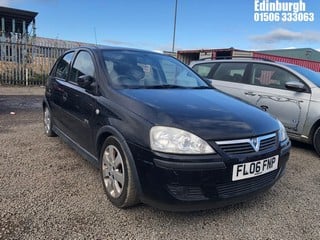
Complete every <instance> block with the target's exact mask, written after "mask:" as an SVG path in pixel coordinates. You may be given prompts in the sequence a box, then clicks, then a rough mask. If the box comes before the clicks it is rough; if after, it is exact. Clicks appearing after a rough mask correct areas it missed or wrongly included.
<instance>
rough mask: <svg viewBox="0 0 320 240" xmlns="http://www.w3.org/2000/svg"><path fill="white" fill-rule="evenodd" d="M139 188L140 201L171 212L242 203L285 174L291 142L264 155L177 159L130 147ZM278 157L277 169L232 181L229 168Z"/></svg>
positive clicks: (185, 157) (133, 146)
mask: <svg viewBox="0 0 320 240" xmlns="http://www.w3.org/2000/svg"><path fill="white" fill-rule="evenodd" d="M129 147H130V149H131V152H132V155H133V158H134V161H135V164H136V168H137V173H138V178H139V182H140V187H141V196H140V198H141V201H142V202H144V203H146V204H149V205H152V206H154V207H157V208H160V209H164V210H171V211H192V210H202V209H207V208H215V207H221V206H225V205H229V204H233V203H237V202H241V201H244V200H246V199H249V198H251V197H253V196H254V195H256V194H257V193H259V192H261V191H264V190H267V189H269V188H270V187H271V186H272V185H274V184H275V183H276V182H277V180H278V179H279V178H280V177H281V176H282V175H283V174H284V171H285V168H286V162H287V161H288V159H289V154H290V153H289V150H290V147H291V143H290V141H289V140H288V141H286V142H285V143H283V144H282V145H281V146H279V147H278V148H277V149H273V151H268V152H264V153H254V154H247V155H233V156H221V155H219V154H216V155H205V156H179V155H171V154H163V153H155V152H151V151H148V150H146V149H143V148H140V147H138V146H136V145H133V144H130V146H129ZM275 155H279V162H278V168H277V169H276V170H274V171H272V172H269V173H267V174H263V175H260V176H257V177H253V178H249V179H244V180H239V181H232V180H231V179H232V167H233V165H234V164H237V163H245V162H253V161H256V160H261V159H265V158H268V157H271V156H275Z"/></svg>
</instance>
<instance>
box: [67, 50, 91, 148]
mask: <svg viewBox="0 0 320 240" xmlns="http://www.w3.org/2000/svg"><path fill="white" fill-rule="evenodd" d="M81 76H89V77H90V78H91V79H92V80H93V82H92V84H91V90H90V88H89V87H87V88H83V87H81V86H80V85H79V83H78V81H79V77H81ZM63 88H64V91H63V95H62V98H63V100H62V101H64V103H65V104H64V105H63V115H64V116H63V119H64V132H65V133H66V134H67V135H68V137H69V138H70V139H71V140H72V141H73V142H75V143H76V144H78V145H79V146H81V147H82V148H83V149H85V150H86V151H87V152H89V153H91V154H93V153H94V147H93V142H94V141H93V135H92V128H91V125H92V121H93V120H94V117H95V114H94V113H95V107H96V100H95V94H94V93H95V67H94V62H93V58H92V56H91V54H90V53H89V52H87V51H84V50H81V51H79V52H78V53H77V55H76V57H75V60H74V61H73V64H72V67H71V70H70V73H69V78H68V81H67V82H66V83H65V84H64V86H63Z"/></svg>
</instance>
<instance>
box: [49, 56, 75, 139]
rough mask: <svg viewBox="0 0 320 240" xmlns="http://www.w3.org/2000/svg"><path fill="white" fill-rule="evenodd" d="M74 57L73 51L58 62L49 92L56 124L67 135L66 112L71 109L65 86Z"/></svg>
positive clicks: (51, 76) (51, 75)
mask: <svg viewBox="0 0 320 240" xmlns="http://www.w3.org/2000/svg"><path fill="white" fill-rule="evenodd" d="M73 55H74V52H73V51H71V52H68V53H66V54H65V55H64V56H62V57H61V58H60V59H59V60H58V61H57V64H56V67H55V68H54V70H53V72H52V73H51V74H50V78H51V80H50V81H48V82H49V83H51V86H49V87H48V90H47V96H48V100H49V105H50V108H51V112H52V117H53V121H54V124H55V126H56V127H57V128H58V129H59V130H60V131H62V132H64V133H67V135H68V131H69V130H68V128H67V122H68V119H66V117H65V116H66V114H65V111H66V109H67V108H69V105H70V102H69V101H68V99H67V98H66V96H67V92H66V86H65V85H66V84H67V78H68V76H69V72H70V66H71V61H72V59H73Z"/></svg>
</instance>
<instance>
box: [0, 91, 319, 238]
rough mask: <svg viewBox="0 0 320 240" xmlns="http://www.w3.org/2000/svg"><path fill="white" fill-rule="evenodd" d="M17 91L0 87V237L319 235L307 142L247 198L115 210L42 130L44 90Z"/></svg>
mask: <svg viewBox="0 0 320 240" xmlns="http://www.w3.org/2000/svg"><path fill="white" fill-rule="evenodd" d="M18 90H19V89H18ZM18 90H17V91H14V90H12V89H11V90H10V91H6V89H5V88H2V87H0V143H1V144H0V239H246V240H247V239H255V240H256V239H265V240H267V239H290V240H291V239H315V240H316V239H317V240H318V239H320V210H319V209H320V207H319V206H320V200H319V193H320V167H319V166H320V158H319V157H318V156H317V155H316V154H315V152H314V151H313V149H312V147H310V146H308V145H304V144H299V143H293V148H292V151H291V157H290V160H289V162H288V165H287V172H286V174H285V175H284V177H283V178H282V179H280V181H279V182H278V183H277V184H276V185H275V186H274V187H273V188H271V189H270V190H269V191H268V192H266V193H263V194H261V195H259V196H258V197H257V198H255V199H253V200H251V201H249V202H246V203H241V204H237V205H233V206H229V207H224V208H221V209H213V210H209V211H199V212H191V213H173V212H165V211H160V210H157V209H154V208H152V207H149V206H146V205H143V204H141V205H138V206H136V207H134V208H131V209H127V210H119V209H117V208H115V207H114V206H112V205H111V204H110V203H109V202H108V200H107V198H106V196H105V194H104V190H103V188H102V183H101V182H100V176H99V172H98V170H97V169H95V168H94V167H93V166H91V165H90V164H89V163H88V162H86V161H85V160H84V159H83V158H81V157H80V156H79V155H78V154H77V153H76V152H75V151H73V150H72V149H71V148H69V147H68V146H67V145H66V144H65V143H63V142H62V141H61V140H60V138H47V137H45V135H44V134H43V131H42V112H41V99H42V97H41V93H42V92H43V89H40V90H39V89H37V93H40V94H38V95H37V96H34V95H32V94H28V91H27V92H26V91H18ZM20 90H21V89H20ZM3 92H6V93H7V94H6V95H4V94H3ZM8 92H10V94H8ZM15 93H17V94H19V95H16V94H15ZM21 94H22V95H21ZM10 112H14V114H10Z"/></svg>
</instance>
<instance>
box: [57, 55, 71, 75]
mask: <svg viewBox="0 0 320 240" xmlns="http://www.w3.org/2000/svg"><path fill="white" fill-rule="evenodd" d="M72 57H73V52H70V53H67V54H66V55H64V57H63V58H61V59H60V61H59V62H58V64H57V68H56V72H55V76H56V77H57V78H61V79H66V78H67V76H68V72H69V66H70V63H71V60H72Z"/></svg>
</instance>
